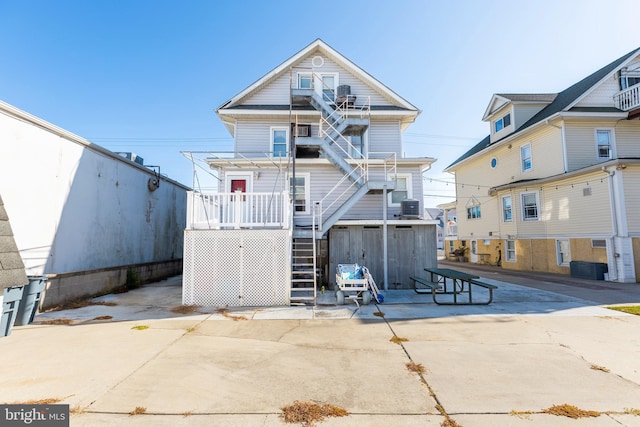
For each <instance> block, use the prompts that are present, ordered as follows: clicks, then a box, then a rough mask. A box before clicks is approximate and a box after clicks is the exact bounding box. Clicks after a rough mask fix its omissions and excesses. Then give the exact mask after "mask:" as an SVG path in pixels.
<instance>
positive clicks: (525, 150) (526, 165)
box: [520, 144, 532, 172]
mask: <svg viewBox="0 0 640 427" xmlns="http://www.w3.org/2000/svg"><path fill="white" fill-rule="evenodd" d="M520 158H521V164H522V172H526V171H529V170H531V167H532V163H531V144H527V145H523V146H522V147H520Z"/></svg>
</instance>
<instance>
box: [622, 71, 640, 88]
mask: <svg viewBox="0 0 640 427" xmlns="http://www.w3.org/2000/svg"><path fill="white" fill-rule="evenodd" d="M637 84H640V70H631V71H628V70H625V71H621V72H620V89H621V90H625V89H628V88H630V87H631V86H635V85H637Z"/></svg>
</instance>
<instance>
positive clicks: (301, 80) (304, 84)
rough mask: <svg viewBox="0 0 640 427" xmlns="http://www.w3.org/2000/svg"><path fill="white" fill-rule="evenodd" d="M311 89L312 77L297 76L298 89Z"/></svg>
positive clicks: (305, 75)
mask: <svg viewBox="0 0 640 427" xmlns="http://www.w3.org/2000/svg"><path fill="white" fill-rule="evenodd" d="M312 87H313V77H312V76H311V74H307V73H305V74H302V73H300V74H298V89H311V88H312Z"/></svg>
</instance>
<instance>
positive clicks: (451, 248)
mask: <svg viewBox="0 0 640 427" xmlns="http://www.w3.org/2000/svg"><path fill="white" fill-rule="evenodd" d="M455 249H456V248H455V246H454V244H453V240H449V253H451V252H453V251H454V250H455Z"/></svg>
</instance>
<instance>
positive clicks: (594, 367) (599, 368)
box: [591, 365, 610, 372]
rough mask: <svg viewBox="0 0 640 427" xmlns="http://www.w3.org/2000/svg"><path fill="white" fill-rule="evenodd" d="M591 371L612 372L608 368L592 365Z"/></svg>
mask: <svg viewBox="0 0 640 427" xmlns="http://www.w3.org/2000/svg"><path fill="white" fill-rule="evenodd" d="M591 369H593V370H594V371H602V372H610V371H609V369H608V368H605V367H604V366H600V365H591Z"/></svg>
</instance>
